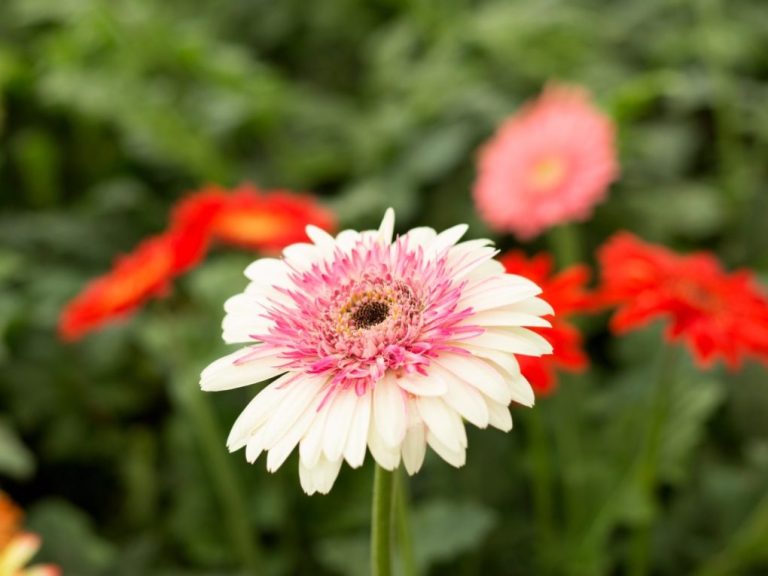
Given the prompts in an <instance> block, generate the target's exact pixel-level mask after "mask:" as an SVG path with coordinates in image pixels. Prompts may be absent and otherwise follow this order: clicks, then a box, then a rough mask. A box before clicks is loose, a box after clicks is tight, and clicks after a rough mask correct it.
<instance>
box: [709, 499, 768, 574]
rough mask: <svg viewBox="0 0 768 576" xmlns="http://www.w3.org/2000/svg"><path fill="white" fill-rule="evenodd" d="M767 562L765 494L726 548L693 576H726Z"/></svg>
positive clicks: (767, 524) (767, 517)
mask: <svg viewBox="0 0 768 576" xmlns="http://www.w3.org/2000/svg"><path fill="white" fill-rule="evenodd" d="M766 558H768V494H765V495H764V496H763V497H762V499H761V500H760V501H759V502H758V503H757V505H756V506H755V507H754V508H753V510H752V513H751V514H750V515H749V516H748V517H747V518H746V519H745V521H744V523H743V524H742V525H741V527H740V528H739V529H738V530H737V531H736V533H735V534H734V535H733V537H732V538H731V539H730V540H729V541H728V544H727V546H726V547H725V548H723V549H722V550H721V551H720V552H718V553H717V554H716V555H715V556H714V558H712V559H710V560H708V561H707V562H706V564H705V565H704V566H702V567H701V568H699V569H698V570H697V571H696V573H695V576H730V575H731V574H743V573H746V572H747V571H748V568H749V566H750V564H752V563H753V562H755V561H759V560H764V559H766Z"/></svg>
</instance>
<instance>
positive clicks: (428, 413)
mask: <svg viewBox="0 0 768 576" xmlns="http://www.w3.org/2000/svg"><path fill="white" fill-rule="evenodd" d="M416 406H417V407H418V410H419V414H420V415H421V417H422V419H423V420H424V423H425V424H426V425H427V428H429V431H430V433H432V434H434V435H435V436H436V437H437V438H439V439H440V442H442V443H443V444H444V445H445V446H447V447H449V448H450V449H451V450H453V451H457V452H458V451H459V450H460V449H461V445H462V441H463V438H464V435H465V434H466V433H465V432H464V425H463V424H462V422H461V418H460V417H459V415H458V414H457V413H456V412H455V411H454V410H453V409H452V408H449V407H448V405H447V404H446V403H445V402H443V401H442V400H441V399H440V398H431V397H423V398H416Z"/></svg>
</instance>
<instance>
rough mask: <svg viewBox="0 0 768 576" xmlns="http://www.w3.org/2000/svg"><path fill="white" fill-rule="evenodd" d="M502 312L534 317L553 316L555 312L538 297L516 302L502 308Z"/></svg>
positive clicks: (547, 303)
mask: <svg viewBox="0 0 768 576" xmlns="http://www.w3.org/2000/svg"><path fill="white" fill-rule="evenodd" d="M503 310H506V311H508V312H520V313H521V314H533V315H534V316H553V315H555V310H554V309H553V308H552V306H551V305H550V304H549V302H546V301H544V300H542V299H541V298H539V297H538V296H535V297H533V298H528V299H527V300H523V301H521V302H517V303H516V304H510V305H509V306H504V308H503Z"/></svg>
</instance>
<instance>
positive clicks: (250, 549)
mask: <svg viewBox="0 0 768 576" xmlns="http://www.w3.org/2000/svg"><path fill="white" fill-rule="evenodd" d="M163 312H164V313H163V314H162V316H163V318H162V321H163V326H164V327H165V328H166V329H167V330H170V331H172V332H173V334H172V335H171V337H170V338H167V340H166V339H163V340H162V342H165V341H167V342H170V343H172V344H170V346H169V347H166V346H163V348H164V350H163V352H166V353H167V358H170V359H171V362H172V364H171V368H172V375H171V379H170V386H169V388H170V390H169V393H170V396H171V400H172V401H173V404H174V407H175V408H176V409H177V410H178V411H179V413H180V414H182V415H183V417H184V418H185V419H186V420H187V424H188V426H189V429H190V430H191V431H194V432H193V433H194V434H195V436H196V438H197V441H198V444H199V448H200V453H201V455H202V458H203V459H204V461H205V464H206V465H205V468H206V469H207V471H208V473H209V474H210V475H211V480H212V481H213V488H214V491H215V492H216V495H217V496H218V498H219V501H220V504H221V506H222V508H223V516H224V522H225V524H226V526H227V530H228V532H229V538H230V541H231V543H232V546H233V548H234V550H235V552H236V554H237V556H238V557H239V558H240V563H241V564H242V567H243V569H244V570H246V571H247V573H249V574H261V573H263V571H262V570H260V568H259V566H260V564H261V557H262V555H261V549H260V546H259V541H258V539H257V538H256V537H255V534H254V530H253V528H252V527H251V523H250V521H249V519H248V514H247V509H248V505H247V502H248V501H247V499H246V497H245V494H244V492H243V488H242V486H241V485H240V482H239V481H238V478H237V474H236V473H235V470H234V468H233V466H232V461H231V460H230V456H229V452H228V451H227V449H226V439H225V436H224V434H223V433H222V431H221V429H220V428H219V425H218V422H217V420H216V415H215V413H214V412H213V410H212V408H211V405H210V403H209V402H208V400H207V399H206V398H205V396H204V394H203V392H202V391H201V390H200V388H199V386H197V381H198V379H199V377H200V374H199V372H198V368H199V359H198V358H197V357H194V358H192V354H191V353H190V350H191V349H192V344H191V343H190V338H189V333H185V332H184V331H183V330H182V329H181V327H180V326H179V323H178V322H177V321H176V318H174V316H173V313H172V311H171V310H169V309H163ZM192 333H194V332H192Z"/></svg>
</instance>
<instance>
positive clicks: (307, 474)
mask: <svg viewBox="0 0 768 576" xmlns="http://www.w3.org/2000/svg"><path fill="white" fill-rule="evenodd" d="M340 469H341V459H339V460H336V461H335V462H331V461H329V460H327V459H325V458H320V459H319V460H318V461H317V464H315V465H314V466H312V467H308V466H307V465H306V464H304V463H303V462H301V461H299V480H300V481H301V487H302V488H303V489H304V492H306V493H307V494H309V495H310V496H311V495H312V494H314V493H315V492H318V493H320V494H328V492H330V491H331V488H333V483H334V482H336V477H337V476H338V475H339V470H340Z"/></svg>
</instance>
